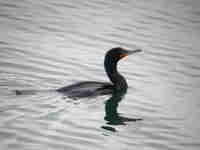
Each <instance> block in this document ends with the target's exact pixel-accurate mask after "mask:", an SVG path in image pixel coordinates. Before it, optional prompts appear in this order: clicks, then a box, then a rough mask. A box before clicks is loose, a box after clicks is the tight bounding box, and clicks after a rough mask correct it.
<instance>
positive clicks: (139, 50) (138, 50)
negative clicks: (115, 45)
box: [127, 49, 142, 55]
mask: <svg viewBox="0 0 200 150" xmlns="http://www.w3.org/2000/svg"><path fill="white" fill-rule="evenodd" d="M141 51H142V50H141V49H136V50H133V51H127V55H131V54H134V53H137V52H141Z"/></svg>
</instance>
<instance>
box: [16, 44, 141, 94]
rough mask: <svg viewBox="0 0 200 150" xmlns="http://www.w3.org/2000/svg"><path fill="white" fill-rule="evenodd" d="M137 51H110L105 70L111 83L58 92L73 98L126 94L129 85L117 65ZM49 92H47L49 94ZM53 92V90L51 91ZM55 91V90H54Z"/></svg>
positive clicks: (90, 83) (81, 84)
mask: <svg viewBox="0 0 200 150" xmlns="http://www.w3.org/2000/svg"><path fill="white" fill-rule="evenodd" d="M140 51H141V50H139V49H137V50H134V51H128V50H125V49H123V48H120V47H117V48H112V49H111V50H109V51H108V52H107V53H106V55H105V59H104V69H105V72H106V74H107V76H108V78H109V79H110V81H111V83H109V82H96V81H86V82H78V83H75V84H72V85H69V86H64V87H61V88H58V89H56V91H57V92H60V93H63V94H65V95H67V96H68V97H71V98H83V97H91V96H98V95H107V94H113V92H118V91H120V92H123V93H126V90H127V88H128V84H127V81H126V79H125V78H124V77H123V76H122V75H121V74H120V73H119V72H118V70H117V63H118V61H119V60H120V59H122V58H123V57H126V56H128V55H130V54H133V53H136V52H140ZM47 91H48V90H45V92H47ZM50 91H52V90H50ZM54 91H55V90H54ZM33 92H38V91H37V90H32V91H31V90H16V91H15V93H16V95H22V94H24V93H25V94H28V93H33Z"/></svg>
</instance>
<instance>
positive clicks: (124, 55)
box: [120, 49, 142, 58]
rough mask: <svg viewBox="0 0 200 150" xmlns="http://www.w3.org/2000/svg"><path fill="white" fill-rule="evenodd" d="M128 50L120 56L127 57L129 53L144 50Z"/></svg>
mask: <svg viewBox="0 0 200 150" xmlns="http://www.w3.org/2000/svg"><path fill="white" fill-rule="evenodd" d="M126 51H127V52H126V53H124V54H121V55H120V58H123V57H126V56H128V55H132V54H134V53H137V52H141V51H142V50H141V49H136V50H133V51H128V50H126Z"/></svg>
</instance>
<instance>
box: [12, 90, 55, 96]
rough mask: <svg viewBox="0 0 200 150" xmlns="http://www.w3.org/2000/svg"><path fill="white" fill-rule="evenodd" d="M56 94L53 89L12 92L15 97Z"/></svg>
mask: <svg viewBox="0 0 200 150" xmlns="http://www.w3.org/2000/svg"><path fill="white" fill-rule="evenodd" d="M46 92H56V90H55V89H51V90H14V93H15V94H16V95H34V94H37V93H46Z"/></svg>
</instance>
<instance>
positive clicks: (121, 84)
mask: <svg viewBox="0 0 200 150" xmlns="http://www.w3.org/2000/svg"><path fill="white" fill-rule="evenodd" d="M104 67H105V71H106V73H107V75H108V78H109V79H110V81H111V82H112V83H113V84H114V87H115V88H116V89H117V90H122V89H123V90H126V89H127V87H128V85H127V82H126V79H125V78H124V77H123V76H122V75H121V74H120V73H119V72H118V70H117V62H114V61H111V60H110V59H105V61H104Z"/></svg>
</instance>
